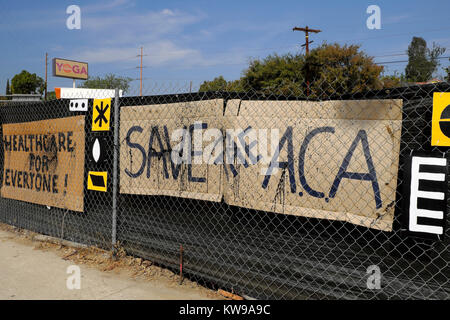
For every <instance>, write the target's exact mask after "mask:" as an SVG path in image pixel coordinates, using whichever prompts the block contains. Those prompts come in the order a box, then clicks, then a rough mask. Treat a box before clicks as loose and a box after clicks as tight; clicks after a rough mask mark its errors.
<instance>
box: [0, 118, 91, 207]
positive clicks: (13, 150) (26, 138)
mask: <svg viewBox="0 0 450 320" xmlns="http://www.w3.org/2000/svg"><path fill="white" fill-rule="evenodd" d="M84 121H85V120H84V116H76V117H68V118H60V119H51V120H42V121H33V122H24V123H11V124H3V125H2V128H3V136H2V141H3V150H4V166H3V179H2V188H1V196H2V197H4V198H10V199H16V200H21V201H26V202H32V203H37V204H42V205H47V206H51V207H58V208H64V209H69V210H74V211H83V209H84V205H83V186H84V183H83V180H84V148H85V146H84V141H85V133H84Z"/></svg>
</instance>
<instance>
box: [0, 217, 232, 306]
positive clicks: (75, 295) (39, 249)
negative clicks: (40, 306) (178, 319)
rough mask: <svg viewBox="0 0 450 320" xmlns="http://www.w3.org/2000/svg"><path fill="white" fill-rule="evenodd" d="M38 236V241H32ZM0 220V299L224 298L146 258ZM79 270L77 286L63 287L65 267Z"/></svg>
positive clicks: (64, 284) (66, 275) (65, 279)
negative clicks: (71, 242) (63, 240)
mask: <svg viewBox="0 0 450 320" xmlns="http://www.w3.org/2000/svg"><path fill="white" fill-rule="evenodd" d="M38 239H39V240H38ZM42 239H45V237H42V236H41V235H37V234H35V233H33V232H30V231H27V230H22V229H17V228H15V227H11V226H9V225H5V224H0V299H89V300H90V299H156V300H157V299H164V300H169V299H176V300H184V299H186V300H190V299H194V300H203V299H225V298H224V296H222V295H221V294H219V293H218V291H214V290H210V289H207V288H205V287H202V286H200V285H199V284H197V283H195V282H192V281H189V280H188V279H184V280H183V283H182V284H181V285H180V284H179V281H180V277H179V275H177V274H174V273H173V272H171V271H170V270H167V269H164V268H161V267H158V266H155V265H153V264H152V262H151V261H147V260H143V259H141V258H134V257H131V256H127V255H126V253H125V252H124V251H123V250H119V252H118V255H117V256H118V257H116V258H113V257H112V256H111V253H110V252H108V251H104V250H101V249H98V248H95V247H86V248H78V247H71V246H68V245H62V244H61V243H58V242H57V241H51V239H50V241H48V240H47V241H42ZM70 265H77V266H79V267H80V270H81V288H80V289H73V290H69V289H68V288H67V286H66V281H67V278H68V277H69V276H70V275H71V274H68V273H67V267H68V266H70Z"/></svg>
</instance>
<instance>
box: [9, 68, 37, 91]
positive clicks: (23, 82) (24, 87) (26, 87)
mask: <svg viewBox="0 0 450 320" xmlns="http://www.w3.org/2000/svg"><path fill="white" fill-rule="evenodd" d="M11 87H12V88H11V91H12V93H15V94H18V93H22V94H32V93H39V94H42V93H43V92H44V88H45V86H44V80H43V79H42V78H41V77H39V76H37V75H36V74H35V73H33V74H31V73H29V72H28V71H26V70H22V72H21V73H19V74H16V75H15V76H14V77H13V78H12V79H11Z"/></svg>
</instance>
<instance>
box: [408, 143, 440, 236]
mask: <svg viewBox="0 0 450 320" xmlns="http://www.w3.org/2000/svg"><path fill="white" fill-rule="evenodd" d="M447 176H448V160H447V158H446V157H444V154H442V153H423V152H414V153H413V154H412V155H411V156H410V157H409V158H408V161H407V163H406V169H405V176H404V177H405V178H404V179H405V181H404V184H403V187H404V188H403V191H404V192H403V194H404V200H403V212H404V219H403V225H404V227H405V230H407V233H408V234H409V235H410V236H413V237H419V238H425V239H432V240H441V241H442V240H443V237H444V234H445V224H446V215H447V193H448V182H447Z"/></svg>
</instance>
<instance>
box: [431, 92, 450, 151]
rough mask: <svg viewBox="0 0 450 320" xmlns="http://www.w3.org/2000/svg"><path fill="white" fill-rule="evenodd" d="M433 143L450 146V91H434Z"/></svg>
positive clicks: (434, 144)
mask: <svg viewBox="0 0 450 320" xmlns="http://www.w3.org/2000/svg"><path fill="white" fill-rule="evenodd" d="M431 145H432V146H441V147H450V92H434V94H433V116H432V118H431Z"/></svg>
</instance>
